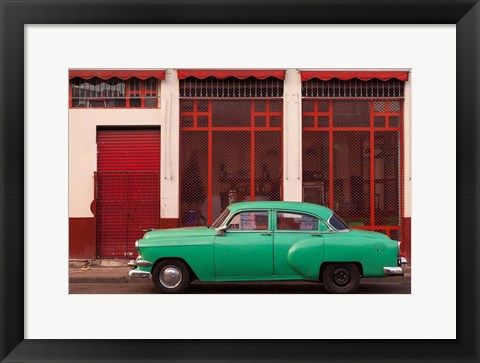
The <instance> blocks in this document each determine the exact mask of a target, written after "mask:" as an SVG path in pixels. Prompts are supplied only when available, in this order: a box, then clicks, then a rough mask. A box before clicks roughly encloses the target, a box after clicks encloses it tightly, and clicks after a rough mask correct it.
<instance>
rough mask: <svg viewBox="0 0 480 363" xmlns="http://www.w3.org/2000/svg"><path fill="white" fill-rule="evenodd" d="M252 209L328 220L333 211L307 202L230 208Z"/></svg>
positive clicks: (280, 202)
mask: <svg viewBox="0 0 480 363" xmlns="http://www.w3.org/2000/svg"><path fill="white" fill-rule="evenodd" d="M250 208H255V209H257V208H267V209H285V210H290V211H297V212H305V213H313V214H316V215H318V216H319V217H321V218H323V219H328V218H330V216H331V215H332V213H333V211H332V210H331V209H330V208H327V207H324V206H322V205H319V204H313V203H305V202H283V201H256V202H239V203H233V204H230V205H229V206H228V209H230V211H232V212H236V211H238V210H243V209H250Z"/></svg>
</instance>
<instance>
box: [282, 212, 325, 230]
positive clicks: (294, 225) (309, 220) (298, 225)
mask: <svg viewBox="0 0 480 363" xmlns="http://www.w3.org/2000/svg"><path fill="white" fill-rule="evenodd" d="M277 230H280V231H318V218H316V217H312V216H310V215H308V214H301V213H290V212H278V213H277Z"/></svg>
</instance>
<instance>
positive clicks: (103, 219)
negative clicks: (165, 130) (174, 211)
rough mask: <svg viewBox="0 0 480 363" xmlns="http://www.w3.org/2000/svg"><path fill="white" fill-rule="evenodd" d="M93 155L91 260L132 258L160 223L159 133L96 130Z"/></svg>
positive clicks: (155, 130)
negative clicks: (94, 205) (94, 247)
mask: <svg viewBox="0 0 480 363" xmlns="http://www.w3.org/2000/svg"><path fill="white" fill-rule="evenodd" d="M97 151H98V155H97V169H98V171H97V173H96V201H97V213H96V219H97V233H96V235H97V256H98V257H100V258H118V257H127V258H131V257H135V255H136V251H135V246H134V244H135V240H137V239H139V238H141V237H142V235H143V234H144V232H143V230H144V229H148V228H158V227H159V223H160V130H159V129H154V130H152V129H149V130H143V129H142V130H99V131H98V133H97Z"/></svg>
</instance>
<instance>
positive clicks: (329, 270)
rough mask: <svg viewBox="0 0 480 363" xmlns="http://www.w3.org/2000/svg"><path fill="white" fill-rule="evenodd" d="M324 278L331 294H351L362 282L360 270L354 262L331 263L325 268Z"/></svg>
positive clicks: (324, 283) (324, 282)
mask: <svg viewBox="0 0 480 363" xmlns="http://www.w3.org/2000/svg"><path fill="white" fill-rule="evenodd" d="M322 280H323V285H324V286H325V289H327V291H328V292H329V293H331V294H351V293H354V292H355V291H356V290H357V288H358V285H359V284H360V272H359V271H358V268H357V266H355V264H353V263H331V264H328V265H327V266H326V267H325V269H324V270H323V273H322Z"/></svg>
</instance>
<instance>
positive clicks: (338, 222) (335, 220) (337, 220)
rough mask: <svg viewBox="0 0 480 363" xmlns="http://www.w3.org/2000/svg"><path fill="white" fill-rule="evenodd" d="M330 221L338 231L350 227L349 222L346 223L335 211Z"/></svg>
mask: <svg viewBox="0 0 480 363" xmlns="http://www.w3.org/2000/svg"><path fill="white" fill-rule="evenodd" d="M328 221H329V222H330V225H331V226H332V227H333V228H335V229H336V230H337V231H343V230H346V229H349V228H348V224H347V223H345V221H344V220H343V219H342V218H341V217H340V216H339V215H338V214H337V213H333V214H332V216H331V217H330V219H329V220H328Z"/></svg>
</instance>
